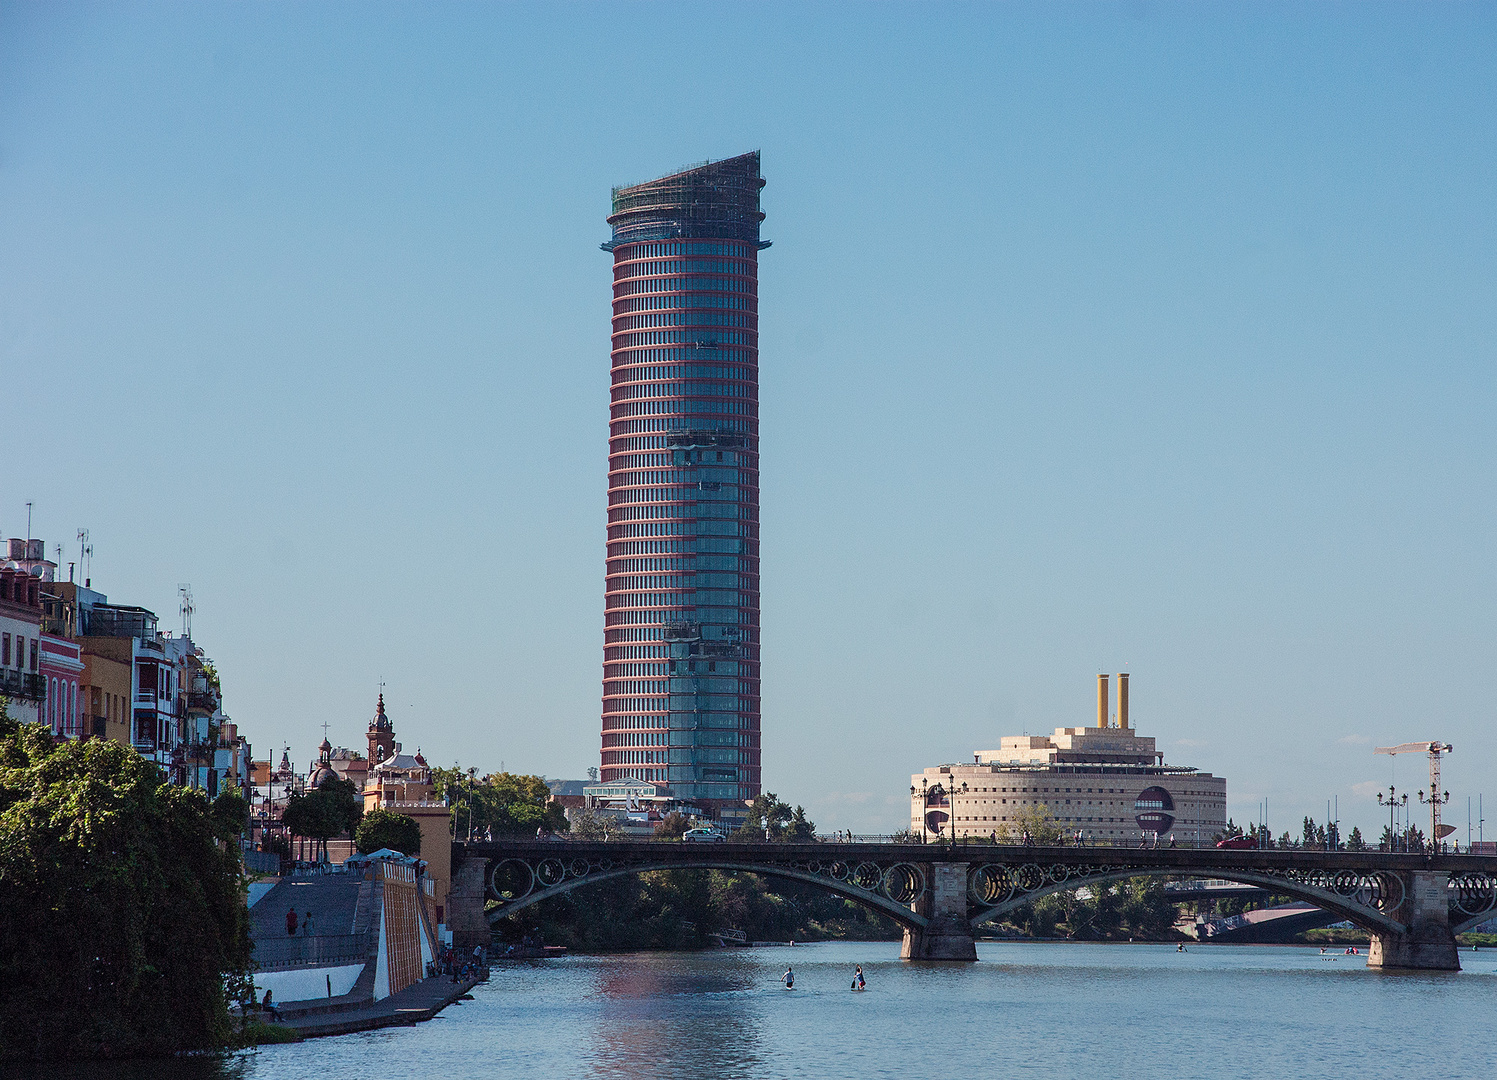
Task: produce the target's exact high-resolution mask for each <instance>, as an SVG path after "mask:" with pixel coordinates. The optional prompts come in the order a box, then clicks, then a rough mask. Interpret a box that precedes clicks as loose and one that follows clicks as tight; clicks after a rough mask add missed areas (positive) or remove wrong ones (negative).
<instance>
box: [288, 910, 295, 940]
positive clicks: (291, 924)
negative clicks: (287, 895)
mask: <svg viewBox="0 0 1497 1080" xmlns="http://www.w3.org/2000/svg"><path fill="white" fill-rule="evenodd" d="M286 936H287V937H295V936H296V909H295V908H287V909H286Z"/></svg>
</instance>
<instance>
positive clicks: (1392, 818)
mask: <svg viewBox="0 0 1497 1080" xmlns="http://www.w3.org/2000/svg"><path fill="white" fill-rule="evenodd" d="M1377 804H1378V805H1379V806H1386V807H1387V808H1388V850H1389V851H1390V852H1393V851H1397V850H1398V825H1397V824H1396V815H1397V814H1398V808H1399V807H1400V806H1408V805H1409V797H1408V795H1407V794H1404V795H1402V796H1400V795H1399V794H1398V789H1397V788H1395V787H1394V786H1393V785H1392V784H1389V785H1388V797H1387V799H1384V798H1383V793H1382V792H1381V791H1379V792H1378V793H1377Z"/></svg>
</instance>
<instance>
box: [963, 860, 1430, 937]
mask: <svg viewBox="0 0 1497 1080" xmlns="http://www.w3.org/2000/svg"><path fill="white" fill-rule="evenodd" d="M982 868H983V867H982V865H979V866H976V867H974V868H973V872H974V873H976V872H977V871H979V870H981V869H982ZM995 869H999V870H1002V871H1004V872H1007V873H1012V872H1013V870H1014V868H1013V867H1012V866H1007V865H1004V866H997V867H995ZM1037 869H1038V868H1037ZM1077 869H1078V870H1080V871H1082V872H1079V873H1067V874H1066V875H1064V876H1063V877H1061V879H1060V880H1058V881H1057V880H1054V879H1053V877H1049V876H1048V875H1047V880H1045V881H1044V882H1043V883H1036V885H1035V887H1034V888H1028V889H1024V890H1022V891H1021V890H1019V889H1014V890H1013V891H1012V895H1009V896H1007V897H1006V898H1004V899H1003V900H1000V901H999V902H997V903H994V904H983V903H982V902H981V901H980V900H978V898H977V897H972V900H973V903H974V904H975V905H976V906H977V907H978V908H979V910H978V912H977V913H976V914H975V915H973V916H972V918H971V919H970V922H971V925H972V928H973V929H974V930H975V929H976V928H978V927H979V926H982V925H983V924H984V923H988V922H992V921H993V920H994V919H999V918H1002V917H1003V916H1004V915H1008V914H1011V913H1013V912H1014V911H1016V910H1018V909H1019V908H1021V907H1023V906H1024V905H1025V904H1030V903H1033V902H1034V901H1036V900H1039V899H1042V898H1044V897H1046V896H1051V895H1054V894H1055V893H1058V892H1062V891H1065V890H1067V889H1076V888H1084V887H1086V886H1089V885H1103V884H1108V883H1111V882H1114V881H1126V880H1127V879H1129V878H1135V877H1180V876H1182V874H1181V870H1180V868H1179V867H1170V866H1158V867H1153V866H1129V867H1116V868H1114V867H1107V868H1102V869H1099V870H1097V871H1094V872H1090V873H1087V872H1085V871H1084V869H1083V868H1079V867H1078V868H1077ZM1041 873H1044V871H1041ZM1210 874H1211V876H1212V877H1216V878H1221V879H1223V880H1225V881H1235V882H1237V883H1238V884H1240V885H1257V886H1260V887H1262V888H1266V889H1271V890H1272V891H1273V892H1274V893H1276V894H1278V895H1281V896H1292V897H1294V898H1295V899H1296V900H1304V901H1306V902H1307V903H1311V904H1314V905H1315V906H1316V907H1319V908H1324V909H1325V910H1326V911H1330V912H1333V913H1335V914H1337V915H1340V916H1341V917H1342V918H1344V919H1346V920H1347V921H1348V922H1351V923H1354V924H1355V925H1357V926H1360V927H1361V928H1362V929H1364V930H1367V931H1369V932H1371V933H1380V934H1406V933H1408V927H1407V926H1405V925H1404V924H1403V923H1401V922H1399V921H1398V920H1397V919H1394V918H1393V917H1391V916H1389V915H1386V914H1384V913H1383V912H1382V911H1381V910H1379V909H1378V908H1377V907H1374V906H1372V905H1370V904H1362V903H1360V902H1358V901H1356V900H1355V899H1352V898H1351V897H1349V896H1348V895H1345V894H1343V893H1339V892H1336V891H1335V890H1334V889H1332V888H1325V887H1322V886H1320V885H1316V884H1311V883H1308V882H1303V881H1295V880H1292V879H1290V878H1287V877H1282V876H1280V875H1278V874H1267V873H1261V872H1258V871H1253V870H1236V869H1222V868H1218V867H1212V868H1211V870H1210ZM1378 877H1379V879H1380V880H1381V881H1382V882H1384V885H1383V887H1384V888H1387V889H1390V890H1396V895H1394V896H1392V897H1390V902H1389V903H1388V904H1387V906H1388V907H1390V908H1397V907H1398V905H1399V903H1400V902H1401V901H1402V899H1403V883H1402V881H1401V879H1400V878H1399V877H1398V875H1396V874H1386V875H1378Z"/></svg>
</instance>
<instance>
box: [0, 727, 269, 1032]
mask: <svg viewBox="0 0 1497 1080" xmlns="http://www.w3.org/2000/svg"><path fill="white" fill-rule="evenodd" d="M0 730H6V731H8V734H6V735H4V736H0V1055H3V1056H6V1057H11V1058H37V1059H51V1058H82V1057H123V1056H130V1055H163V1054H169V1053H173V1052H176V1051H182V1050H198V1049H212V1048H216V1047H222V1046H225V1045H227V1044H229V1043H230V1042H231V1041H232V1040H233V1038H234V1031H233V1026H232V1023H231V1020H230V1017H229V1013H228V1007H227V1006H228V992H229V991H228V990H226V985H227V987H228V988H229V989H231V990H234V991H236V992H237V991H242V990H244V989H246V988H247V987H246V984H245V981H244V980H245V978H246V973H247V971H248V968H249V962H250V941H249V923H248V912H247V911H246V909H245V905H244V879H243V876H242V873H241V869H240V864H239V857H238V849H237V837H238V833H237V830H236V829H235V828H233V827H232V825H231V824H230V823H228V822H227V821H225V820H224V819H223V818H221V817H220V816H219V815H217V814H215V813H213V812H212V810H211V809H210V807H209V804H208V801H207V799H206V797H205V796H204V795H203V793H202V792H200V791H193V790H189V789H184V788H178V787H173V786H171V785H168V784H166V783H164V782H163V778H162V776H161V773H160V771H159V770H158V769H157V768H156V767H155V766H153V765H151V764H149V763H148V762H146V761H145V760H144V759H143V758H141V757H140V755H139V754H137V753H135V751H133V750H132V749H130V748H129V747H127V746H122V745H120V744H118V743H114V742H109V741H106V740H103V739H90V740H87V741H84V742H74V741H70V742H63V743H60V744H57V743H54V741H53V739H52V737H51V735H50V733H49V732H48V731H47V729H46V728H45V727H43V726H41V725H37V724H31V725H27V726H26V727H24V728H22V729H19V730H17V729H16V728H15V726H14V725H13V724H10V723H9V722H8V721H4V720H0Z"/></svg>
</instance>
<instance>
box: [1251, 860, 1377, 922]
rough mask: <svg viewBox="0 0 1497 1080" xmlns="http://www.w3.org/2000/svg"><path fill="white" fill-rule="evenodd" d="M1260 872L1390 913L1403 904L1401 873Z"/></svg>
mask: <svg viewBox="0 0 1497 1080" xmlns="http://www.w3.org/2000/svg"><path fill="white" fill-rule="evenodd" d="M1259 872H1260V873H1264V874H1267V875H1268V876H1270V877H1276V878H1280V879H1281V880H1283V881H1286V882H1290V883H1292V884H1295V885H1303V886H1305V887H1306V888H1311V889H1319V890H1321V891H1322V892H1328V893H1334V894H1335V895H1336V896H1340V897H1344V898H1345V899H1346V900H1347V901H1348V902H1350V903H1352V904H1357V905H1359V906H1361V907H1365V908H1374V909H1376V910H1378V911H1381V912H1383V913H1384V914H1386V913H1387V912H1389V911H1392V910H1393V909H1394V908H1396V907H1398V905H1399V904H1402V903H1403V879H1402V878H1400V877H1399V876H1398V875H1397V874H1386V873H1370V874H1368V873H1358V872H1355V871H1341V872H1339V873H1333V872H1331V871H1329V870H1263V871H1259Z"/></svg>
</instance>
